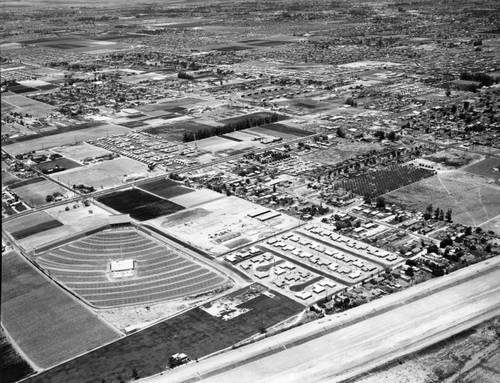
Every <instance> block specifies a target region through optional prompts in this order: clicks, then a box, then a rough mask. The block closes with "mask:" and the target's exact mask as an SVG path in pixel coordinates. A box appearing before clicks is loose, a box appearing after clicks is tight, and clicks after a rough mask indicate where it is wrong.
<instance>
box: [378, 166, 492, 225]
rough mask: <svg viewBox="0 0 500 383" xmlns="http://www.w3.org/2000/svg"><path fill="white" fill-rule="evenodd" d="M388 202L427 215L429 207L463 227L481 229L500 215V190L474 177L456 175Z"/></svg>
mask: <svg viewBox="0 0 500 383" xmlns="http://www.w3.org/2000/svg"><path fill="white" fill-rule="evenodd" d="M385 197H386V199H387V202H390V203H397V204H403V205H405V206H406V207H407V208H409V209H416V210H418V211H421V212H424V211H425V209H426V207H427V206H428V205H429V204H432V205H433V206H434V208H436V207H439V208H441V209H443V210H444V211H446V210H447V209H452V210H453V214H452V219H453V221H454V222H459V223H462V224H464V225H471V226H474V227H475V226H478V225H480V224H481V223H483V222H485V221H487V220H490V219H492V218H494V217H496V216H498V215H499V214H500V188H499V187H498V186H497V185H489V184H486V183H485V182H484V179H483V178H482V177H479V176H475V175H473V174H469V173H465V172H461V171H453V172H448V173H445V174H440V175H436V176H433V177H431V178H428V179H426V180H422V181H420V182H417V183H414V184H412V185H409V186H406V187H404V188H401V189H399V190H396V191H394V192H391V193H388V194H386V195H385Z"/></svg>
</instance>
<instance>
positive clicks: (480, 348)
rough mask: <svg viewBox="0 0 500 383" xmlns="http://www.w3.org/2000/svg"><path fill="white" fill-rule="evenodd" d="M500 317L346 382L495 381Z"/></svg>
mask: <svg viewBox="0 0 500 383" xmlns="http://www.w3.org/2000/svg"><path fill="white" fill-rule="evenodd" d="M499 334H500V318H496V319H494V320H491V321H488V322H486V323H483V324H481V325H479V326H477V327H475V328H473V329H470V330H468V331H464V332H463V333H461V334H458V335H456V336H454V337H452V338H451V339H448V340H445V341H443V342H440V343H438V344H436V345H434V346H432V347H429V348H427V349H424V350H422V351H421V352H418V353H416V354H414V355H409V356H408V357H405V358H401V359H399V360H398V361H395V362H393V363H391V364H389V365H387V366H385V367H383V368H381V369H378V370H376V371H374V372H372V373H369V374H367V375H366V376H363V377H358V378H356V379H352V380H349V381H348V382H346V383H393V382H406V383H422V382H426V383H431V382H436V383H437V382H446V383H477V382H484V383H493V382H496V381H497V378H498V376H500V368H499V366H500V340H499Z"/></svg>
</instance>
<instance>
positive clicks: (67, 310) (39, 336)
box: [1, 252, 120, 368]
mask: <svg viewBox="0 0 500 383" xmlns="http://www.w3.org/2000/svg"><path fill="white" fill-rule="evenodd" d="M1 308H2V325H3V326H4V327H5V329H6V330H7V331H8V333H9V334H10V336H11V337H12V338H13V339H14V341H15V342H16V343H17V344H18V346H19V347H20V348H21V349H22V350H23V351H24V353H25V354H26V355H27V356H28V357H29V358H30V359H31V360H32V361H33V362H34V364H35V365H36V366H38V367H40V368H49V367H52V366H54V365H56V364H58V363H61V362H63V361H65V360H67V359H69V358H72V357H74V356H77V355H79V354H81V353H82V352H85V351H87V350H90V349H92V348H95V347H97V346H100V345H102V344H104V343H107V342H109V341H112V340H115V339H118V338H119V337H120V334H119V332H118V331H117V330H115V329H113V328H111V327H110V326H109V325H108V324H106V323H105V322H104V321H102V320H101V319H99V318H98V317H97V316H96V315H95V314H94V313H92V312H91V311H89V310H87V309H85V308H84V306H83V305H81V304H80V303H78V302H76V301H75V299H74V298H73V297H72V296H70V295H69V294H68V293H66V292H65V291H63V290H62V289H61V288H60V287H58V286H57V285H55V284H53V283H52V282H50V281H49V280H48V279H47V278H46V277H44V276H42V274H41V273H40V272H38V271H36V270H35V269H34V268H33V266H31V265H30V264H29V263H28V262H26V261H25V260H23V259H22V258H21V256H20V255H18V254H16V253H14V252H11V253H8V254H5V255H3V256H2V306H1ZM19 318H22V320H19ZM41 329H43V331H42V330H41Z"/></svg>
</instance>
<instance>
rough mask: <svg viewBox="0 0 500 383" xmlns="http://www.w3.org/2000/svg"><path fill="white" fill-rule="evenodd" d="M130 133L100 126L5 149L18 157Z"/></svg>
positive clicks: (107, 126)
mask: <svg viewBox="0 0 500 383" xmlns="http://www.w3.org/2000/svg"><path fill="white" fill-rule="evenodd" d="M16 97H18V96H16ZM91 125H92V124H91ZM94 125H95V124H94ZM128 132H130V130H129V129H127V128H124V127H123V126H117V125H111V124H104V125H102V124H99V126H91V127H86V128H81V129H77V130H70V131H65V132H64V133H57V134H50V135H47V136H44V137H38V138H33V139H30V140H25V141H19V142H15V143H13V144H8V145H3V149H5V151H7V152H8V153H10V154H12V155H16V154H20V153H27V152H31V151H33V150H41V149H48V148H53V147H58V146H64V145H69V144H72V143H75V142H78V141H88V140H93V139H96V138H99V137H105V136H108V135H109V136H111V135H114V134H120V133H128Z"/></svg>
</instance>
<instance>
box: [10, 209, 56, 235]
mask: <svg viewBox="0 0 500 383" xmlns="http://www.w3.org/2000/svg"><path fill="white" fill-rule="evenodd" d="M3 225H4V229H5V230H6V231H7V232H9V233H10V234H11V235H12V237H14V238H15V239H17V240H20V239H23V238H26V237H29V236H32V235H35V234H38V233H40V232H42V231H46V230H50V229H53V228H56V227H59V226H62V225H63V224H62V223H61V222H59V221H58V220H57V219H54V218H53V217H52V216H50V215H49V214H47V213H46V212H44V211H37V212H34V213H30V214H28V215H25V216H23V217H20V218H15V219H13V220H11V221H8V222H5V223H4V224H3Z"/></svg>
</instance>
